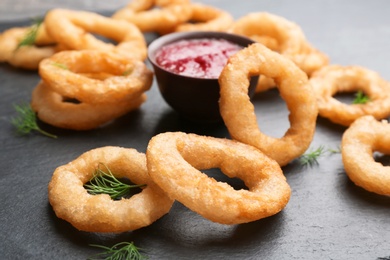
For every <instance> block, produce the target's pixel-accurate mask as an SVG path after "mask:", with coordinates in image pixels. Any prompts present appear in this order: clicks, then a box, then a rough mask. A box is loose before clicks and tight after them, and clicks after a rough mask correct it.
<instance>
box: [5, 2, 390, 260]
mask: <svg viewBox="0 0 390 260" xmlns="http://www.w3.org/2000/svg"><path fill="white" fill-rule="evenodd" d="M202 2H203V3H206V4H211V5H214V6H217V7H220V8H223V9H225V10H227V11H229V12H231V13H232V14H233V15H234V17H235V18H239V17H241V16H243V15H245V14H246V13H248V12H255V11H268V12H271V13H274V14H278V15H282V16H284V17H286V18H287V19H290V20H292V21H295V22H296V23H298V24H299V25H300V26H301V27H302V29H303V30H304V32H305V34H306V36H307V38H308V40H309V41H310V42H311V43H312V44H313V45H314V46H316V47H317V48H318V49H320V50H322V51H324V52H325V53H327V54H328V55H329V57H330V59H331V63H334V64H342V65H351V64H356V65H361V66H365V67H367V68H370V69H372V70H376V71H377V72H379V73H380V74H381V75H382V76H383V77H384V78H385V79H387V80H390V51H389V46H390V26H389V25H390V16H389V15H388V12H389V10H390V2H389V1H386V0H381V1H380V0H373V1H365V0H358V1H356V0H343V1H339V0H330V1H325V0H322V1H308V0H306V1H305V0H298V1H288V0H274V1H265V0H259V1H233V0H226V1H219V0H208V1H206V0H204V1H202ZM124 4H125V1H123V0H122V1H116V2H115V3H111V2H105V3H103V2H102V1H86V0H79V1H32V0H31V1H24V0H5V1H4V0H3V1H1V2H0V31H3V30H5V29H7V28H9V27H13V26H15V25H20V24H27V23H28V22H29V20H28V18H30V17H35V16H37V15H41V14H44V13H45V12H46V11H47V10H48V9H50V8H52V7H67V8H74V9H84V10H94V11H103V12H105V13H106V14H110V13H111V12H112V11H114V10H116V9H117V8H119V7H121V6H123V5H124ZM38 81H39V77H38V75H37V73H36V72H27V71H23V70H18V69H14V68H12V67H10V66H8V65H7V64H0V82H1V85H0V93H1V95H0V122H1V123H0V143H1V151H0V169H2V171H1V173H0V185H1V186H0V187H1V189H0V198H1V207H0V208H1V210H0V225H1V232H0V239H1V241H2V243H1V245H0V258H1V259H85V258H87V257H88V256H91V255H92V254H94V253H97V252H99V250H96V249H95V248H92V247H90V246H89V244H104V245H107V246H111V245H113V244H114V243H116V242H120V241H134V242H135V244H136V245H138V246H140V247H142V248H144V249H145V251H146V254H147V255H148V256H149V257H150V259H373V260H375V259H382V258H386V259H390V218H389V216H390V198H388V197H384V196H378V195H375V194H373V193H369V192H366V191H364V190H363V189H361V188H358V187H356V186H355V185H354V184H352V183H351V182H350V181H349V180H348V178H347V177H346V175H345V172H344V170H343V165H342V162H341V157H340V154H334V155H326V156H323V157H321V158H320V159H319V161H318V165H314V166H313V167H302V166H300V164H299V163H298V162H295V161H294V162H292V163H290V164H289V165H287V166H286V167H284V168H283V170H284V173H285V175H286V177H287V179H288V182H289V184H290V185H291V188H292V197H291V200H290V202H289V204H288V205H287V207H286V208H285V209H284V210H283V211H282V212H281V213H279V214H277V215H275V216H273V217H270V218H266V219H263V220H260V221H256V222H253V223H249V224H245V225H234V226H225V225H219V224H215V223H212V222H210V221H208V220H205V219H203V218H202V217H200V216H199V215H197V214H196V213H194V212H192V211H190V210H188V209H187V208H185V207H184V206H183V205H181V204H179V203H175V204H174V206H173V208H172V210H171V212H170V213H169V214H167V215H166V216H164V217H163V218H161V219H160V220H158V221H157V222H156V223H154V224H152V225H151V226H149V227H146V228H143V229H140V230H137V231H134V232H127V233H122V234H116V235H115V234H106V235H103V234H95V233H87V232H79V231H77V230H76V229H74V228H73V227H72V226H71V225H70V224H68V223H67V222H65V221H62V220H60V219H58V218H57V217H56V216H55V214H54V212H53V211H52V209H51V207H50V205H49V203H48V199H47V184H48V182H49V180H50V178H51V174H52V172H53V170H54V169H55V168H56V167H57V166H59V165H62V164H65V163H68V162H69V161H71V160H73V159H74V158H76V157H77V156H79V155H80V154H82V153H83V152H85V151H87V150H89V149H92V148H96V147H100V146H105V145H118V146H124V147H133V148H136V149H138V150H139V151H141V152H144V151H145V150H146V146H147V143H148V141H149V140H150V138H151V137H152V136H154V135H155V134H157V133H160V132H165V131H184V132H193V133H198V134H204V135H211V136H216V137H228V134H227V131H226V129H225V127H224V126H223V125H219V126H213V127H206V128H203V127H200V126H198V125H194V124H192V123H190V122H187V121H185V120H183V119H181V118H180V117H179V116H178V115H177V114H176V113H175V112H173V111H172V110H171V109H170V108H169V107H168V106H167V105H166V104H165V102H164V101H163V99H162V98H161V96H160V95H159V93H158V91H157V88H156V86H155V85H154V86H153V88H152V90H151V91H149V94H148V95H149V100H148V101H147V102H146V103H145V105H143V106H142V108H141V109H140V110H139V111H138V112H135V113H130V114H129V115H126V116H124V117H122V118H120V119H118V120H116V121H115V122H113V123H112V124H110V125H107V126H106V127H103V128H100V129H96V130H93V131H87V132H76V131H66V130H61V129H56V128H53V127H50V126H48V125H43V127H44V128H45V129H46V130H48V131H51V132H54V133H55V134H57V135H58V136H59V138H58V139H56V140H52V139H49V138H46V137H44V136H40V135H31V136H27V137H20V136H17V135H16V134H15V129H14V128H13V127H12V125H11V124H10V118H11V116H13V115H15V112H14V109H13V104H19V103H22V102H26V101H29V100H30V98H31V91H32V89H33V88H34V87H35V85H36V84H37V82H38ZM253 102H254V104H255V107H256V113H257V115H258V122H259V125H260V126H261V128H262V130H263V131H264V132H266V133H269V134H272V135H275V136H281V135H282V134H283V133H284V132H285V130H286V129H287V128H288V121H287V114H288V112H287V111H286V108H285V106H284V103H283V102H282V100H281V99H280V98H279V96H278V93H277V91H269V92H266V93H263V94H259V95H256V96H255V98H254V100H253ZM344 130H345V128H343V127H340V126H337V125H334V124H332V123H330V122H328V121H327V120H324V119H321V118H320V119H319V120H318V124H317V131H316V135H315V138H314V140H313V143H312V147H314V148H315V147H318V146H319V145H325V146H326V147H327V148H336V147H338V146H339V144H340V138H341V135H342V133H343V131H344Z"/></svg>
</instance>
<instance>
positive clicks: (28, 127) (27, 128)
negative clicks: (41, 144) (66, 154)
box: [11, 104, 57, 138]
mask: <svg viewBox="0 0 390 260" xmlns="http://www.w3.org/2000/svg"><path fill="white" fill-rule="evenodd" d="M14 108H15V110H16V112H17V113H18V116H17V117H13V118H12V119H11V123H12V124H13V125H14V126H15V127H16V130H17V132H18V133H19V134H21V135H27V134H29V133H30V132H32V131H37V132H39V133H41V134H43V135H45V136H48V137H51V138H57V136H56V135H53V134H50V133H48V132H46V131H44V130H42V129H41V128H40V127H39V126H38V123H37V116H36V114H35V111H34V110H33V109H32V108H31V106H30V105H29V104H23V105H15V106H14Z"/></svg>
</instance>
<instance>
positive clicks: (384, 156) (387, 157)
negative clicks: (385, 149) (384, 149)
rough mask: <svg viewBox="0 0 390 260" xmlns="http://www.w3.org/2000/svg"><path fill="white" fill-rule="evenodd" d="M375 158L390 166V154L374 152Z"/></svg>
mask: <svg viewBox="0 0 390 260" xmlns="http://www.w3.org/2000/svg"><path fill="white" fill-rule="evenodd" d="M373 157H374V160H375V161H376V162H378V163H380V164H382V165H383V166H390V155H388V154H384V153H381V152H374V154H373Z"/></svg>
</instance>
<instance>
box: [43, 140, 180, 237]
mask: <svg viewBox="0 0 390 260" xmlns="http://www.w3.org/2000/svg"><path fill="white" fill-rule="evenodd" d="M101 163H104V164H105V165H106V166H107V167H108V168H109V169H110V170H111V171H112V173H113V175H114V176H116V177H118V178H128V179H130V180H131V181H132V182H133V183H135V184H146V188H144V189H143V190H142V191H141V192H140V193H138V194H135V195H133V196H132V197H130V198H129V199H121V200H112V199H111V198H110V196H109V195H107V194H100V195H91V194H89V193H88V192H87V190H86V189H85V188H84V187H83V185H84V184H85V183H87V182H88V181H89V180H90V179H91V178H92V177H93V174H94V172H95V170H96V168H97V167H98V166H99V164H101ZM48 191H49V201H50V204H51V205H52V207H53V209H54V211H55V213H56V215H57V217H59V218H61V219H64V220H66V221H68V222H70V223H71V224H72V225H73V226H74V227H75V228H77V229H79V230H83V231H88V232H125V231H130V230H135V229H139V228H142V227H145V226H148V225H150V224H151V223H153V222H154V221H156V220H157V219H159V218H160V217H162V216H163V215H165V214H166V213H168V211H169V210H170V208H171V206H172V204H173V200H171V199H170V198H169V197H168V196H166V194H165V193H164V192H163V191H162V190H161V189H160V188H159V187H158V186H157V185H156V184H155V183H153V181H151V179H150V177H149V175H148V172H147V167H146V159H145V155H144V154H142V153H139V152H137V151H136V150H134V149H130V148H121V147H112V146H106V147H101V148H96V149H93V150H90V151H88V152H85V153H84V154H82V155H81V156H79V157H78V158H77V159H75V160H74V161H72V162H70V163H68V164H65V165H63V166H60V167H58V168H57V169H55V171H54V173H53V176H52V179H51V181H50V183H49V187H48Z"/></svg>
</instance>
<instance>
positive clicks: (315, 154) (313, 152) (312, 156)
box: [299, 145, 325, 166]
mask: <svg viewBox="0 0 390 260" xmlns="http://www.w3.org/2000/svg"><path fill="white" fill-rule="evenodd" d="M324 153H325V147H324V146H323V145H321V146H319V147H318V148H317V149H310V150H309V151H308V152H307V153H305V154H303V155H302V156H301V157H300V158H299V162H300V163H301V165H305V166H306V165H309V166H312V165H313V164H317V163H318V161H317V159H318V158H319V157H320V156H322V155H323V154H324Z"/></svg>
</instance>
